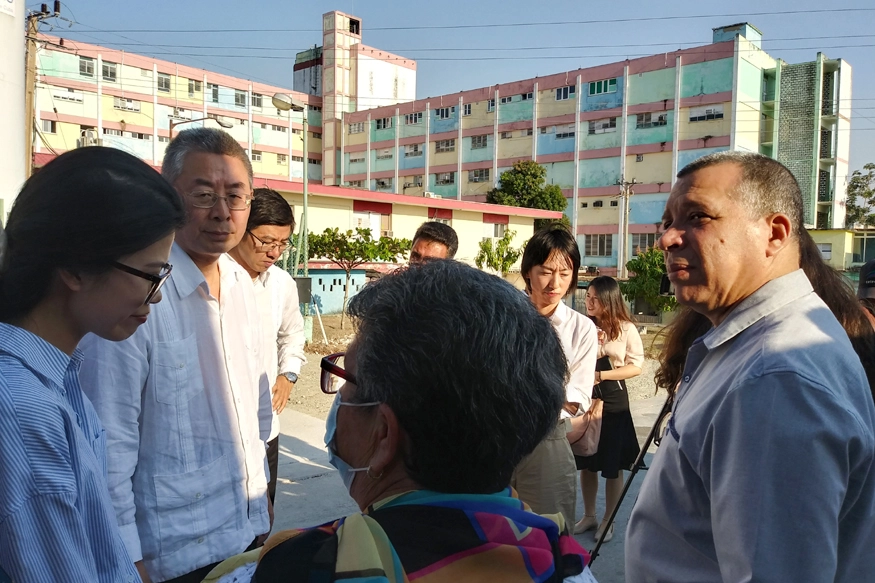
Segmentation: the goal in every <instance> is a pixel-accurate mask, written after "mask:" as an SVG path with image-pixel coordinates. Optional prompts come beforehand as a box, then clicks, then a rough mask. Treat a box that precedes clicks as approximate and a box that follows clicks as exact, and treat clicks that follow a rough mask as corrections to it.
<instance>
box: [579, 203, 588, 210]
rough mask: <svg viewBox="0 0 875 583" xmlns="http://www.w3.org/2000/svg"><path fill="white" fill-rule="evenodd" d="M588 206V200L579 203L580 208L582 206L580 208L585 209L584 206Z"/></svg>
mask: <svg viewBox="0 0 875 583" xmlns="http://www.w3.org/2000/svg"><path fill="white" fill-rule="evenodd" d="M588 206H589V203H588V202H582V203H580V208H582V209H585V208H586V207H588Z"/></svg>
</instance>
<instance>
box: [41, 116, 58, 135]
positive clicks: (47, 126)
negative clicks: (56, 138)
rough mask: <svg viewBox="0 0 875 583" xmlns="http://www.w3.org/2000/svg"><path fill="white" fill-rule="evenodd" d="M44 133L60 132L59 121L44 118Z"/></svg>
mask: <svg viewBox="0 0 875 583" xmlns="http://www.w3.org/2000/svg"><path fill="white" fill-rule="evenodd" d="M41 123H42V126H43V133H45V134H56V133H58V123H57V122H56V121H54V120H51V119H44V120H42V122H41Z"/></svg>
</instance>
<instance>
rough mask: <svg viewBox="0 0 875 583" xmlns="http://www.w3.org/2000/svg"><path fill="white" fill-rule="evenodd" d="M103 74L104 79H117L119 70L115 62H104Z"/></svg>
mask: <svg viewBox="0 0 875 583" xmlns="http://www.w3.org/2000/svg"><path fill="white" fill-rule="evenodd" d="M102 69H103V70H102V71H101V75H103V80H104V81H115V80H116V78H117V70H116V64H115V63H109V62H107V61H104V62H103V67H102Z"/></svg>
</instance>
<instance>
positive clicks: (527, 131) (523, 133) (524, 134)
mask: <svg viewBox="0 0 875 583" xmlns="http://www.w3.org/2000/svg"><path fill="white" fill-rule="evenodd" d="M533 133H535V132H534V130H532V128H527V129H524V130H520V137H521V138H525V137H527V136H531V135H532V134H533Z"/></svg>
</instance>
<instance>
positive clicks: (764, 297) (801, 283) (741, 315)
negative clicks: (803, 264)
mask: <svg viewBox="0 0 875 583" xmlns="http://www.w3.org/2000/svg"><path fill="white" fill-rule="evenodd" d="M813 291H814V289H813V288H812V287H811V282H810V281H808V277H807V276H806V275H805V272H804V271H802V270H801V269H797V270H796V271H793V272H792V273H788V274H787V275H782V276H781V277H778V278H775V279H773V280H771V281H769V282H768V283H766V284H765V285H764V286H762V287H761V288H759V289H758V290H756V291H755V292H754V293H752V294H751V295H749V296H748V297H746V298H745V299H744V300H742V301H741V303H739V304H738V305H737V306H736V307H735V308H734V309H733V310H732V311H731V312H729V314H728V315H727V316H726V318H725V319H724V320H723V321H722V322H721V323H720V325H719V326H717V327H716V328H713V329H711V330H710V331H709V332H708V333H707V334H705V336H704V337H703V338H702V341H703V342H704V344H705V346H706V347H707V349H708V350H714V349H715V348H716V347H718V346H720V345H721V344H723V343H725V342H727V341H729V340H731V339H733V338H734V337H736V336H738V335H739V334H741V333H742V332H744V331H745V330H747V329H748V328H750V327H751V326H753V325H754V324H755V323H756V322H758V321H760V320H761V319H763V318H764V317H766V316H768V315H769V314H771V313H773V312H775V311H777V310H778V309H780V308H782V307H784V306H786V305H787V304H790V303H792V302H795V301H796V300H798V299H799V298H801V297H803V296H806V295H808V294H810V293H812V292H813Z"/></svg>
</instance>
